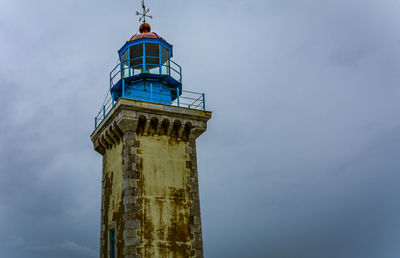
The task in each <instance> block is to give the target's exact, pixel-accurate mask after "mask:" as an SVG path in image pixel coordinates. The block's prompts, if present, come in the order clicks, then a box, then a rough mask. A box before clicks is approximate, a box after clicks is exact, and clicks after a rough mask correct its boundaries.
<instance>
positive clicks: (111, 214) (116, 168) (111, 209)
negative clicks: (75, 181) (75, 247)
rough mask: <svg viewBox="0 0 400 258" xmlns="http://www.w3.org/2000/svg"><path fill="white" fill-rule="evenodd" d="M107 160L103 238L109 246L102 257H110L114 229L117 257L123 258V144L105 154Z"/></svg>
mask: <svg viewBox="0 0 400 258" xmlns="http://www.w3.org/2000/svg"><path fill="white" fill-rule="evenodd" d="M104 159H105V164H104V166H105V174H104V180H105V189H104V196H103V198H104V201H103V204H104V209H105V211H104V213H103V221H104V222H103V223H105V225H106V227H107V228H106V230H105V232H104V236H103V238H104V239H105V240H106V242H107V244H106V245H105V247H104V248H103V249H102V257H108V253H109V248H108V247H109V244H108V238H109V235H108V234H109V231H110V230H111V229H113V228H115V230H116V238H117V239H116V245H117V248H116V249H117V250H119V252H118V251H117V257H120V258H122V257H123V253H122V250H123V230H124V225H123V221H122V219H123V213H124V206H123V181H124V175H123V143H122V142H120V143H119V144H116V145H114V146H113V147H112V148H111V149H107V150H106V152H105V154H104Z"/></svg>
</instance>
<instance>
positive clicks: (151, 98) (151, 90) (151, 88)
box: [150, 83, 153, 102]
mask: <svg viewBox="0 0 400 258" xmlns="http://www.w3.org/2000/svg"><path fill="white" fill-rule="evenodd" d="M150 101H151V102H153V84H152V83H150Z"/></svg>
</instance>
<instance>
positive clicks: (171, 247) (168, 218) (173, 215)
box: [137, 136, 195, 258]
mask: <svg viewBox="0 0 400 258" xmlns="http://www.w3.org/2000/svg"><path fill="white" fill-rule="evenodd" d="M139 137H140V139H139V141H140V143H141V146H140V148H138V150H137V153H140V154H141V158H140V161H139V162H138V164H137V170H139V171H140V174H141V177H140V180H138V181H137V187H138V188H140V191H141V196H140V197H138V198H137V201H138V204H139V206H140V212H139V213H138V214H137V219H138V220H139V221H140V222H141V228H140V230H139V232H138V236H139V237H140V238H141V240H142V241H141V243H142V244H141V246H140V247H138V248H137V252H138V254H139V255H141V257H174V258H175V257H182V258H183V257H184V258H186V257H192V256H194V255H195V251H194V250H193V249H192V246H191V241H192V240H193V234H192V233H191V232H190V207H191V202H190V200H189V191H190V185H189V183H188V182H187V177H188V176H189V175H190V170H189V169H188V168H186V162H187V161H188V155H187V154H186V150H185V148H186V147H187V146H188V144H187V143H186V142H184V141H181V140H178V139H177V138H176V137H167V136H139Z"/></svg>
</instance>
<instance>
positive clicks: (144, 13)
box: [136, 0, 153, 23]
mask: <svg viewBox="0 0 400 258" xmlns="http://www.w3.org/2000/svg"><path fill="white" fill-rule="evenodd" d="M142 8H143V13H139V12H136V15H139V16H142V17H140V18H139V22H141V21H142V20H143V23H145V22H146V17H147V18H150V19H153V16H151V15H147V14H148V13H149V12H150V9H149V8H147V9H146V6H145V5H144V0H142Z"/></svg>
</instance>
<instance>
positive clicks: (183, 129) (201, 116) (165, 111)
mask: <svg viewBox="0 0 400 258" xmlns="http://www.w3.org/2000/svg"><path fill="white" fill-rule="evenodd" d="M211 115H212V113H211V112H209V111H202V110H195V109H188V108H182V107H176V106H168V105H162V104H157V103H149V102H144V101H138V100H132V99H124V98H120V99H119V100H118V101H117V103H116V104H115V105H114V107H113V108H112V109H111V111H110V112H109V113H108V114H107V116H106V118H105V119H104V120H103V121H102V122H101V123H100V125H99V126H98V127H97V128H96V130H95V131H94V132H93V133H92V135H91V140H92V142H93V145H94V149H95V150H96V151H97V152H99V153H100V154H104V152H105V150H106V149H107V148H110V147H112V146H113V145H114V144H115V143H117V142H119V141H120V139H121V138H122V136H123V135H124V134H125V133H126V132H138V133H142V134H144V135H152V134H158V135H168V136H171V137H176V138H177V139H180V140H188V139H196V138H197V137H199V136H200V135H201V134H202V133H203V132H204V131H206V129H207V121H208V120H209V119H210V118H211Z"/></svg>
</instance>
